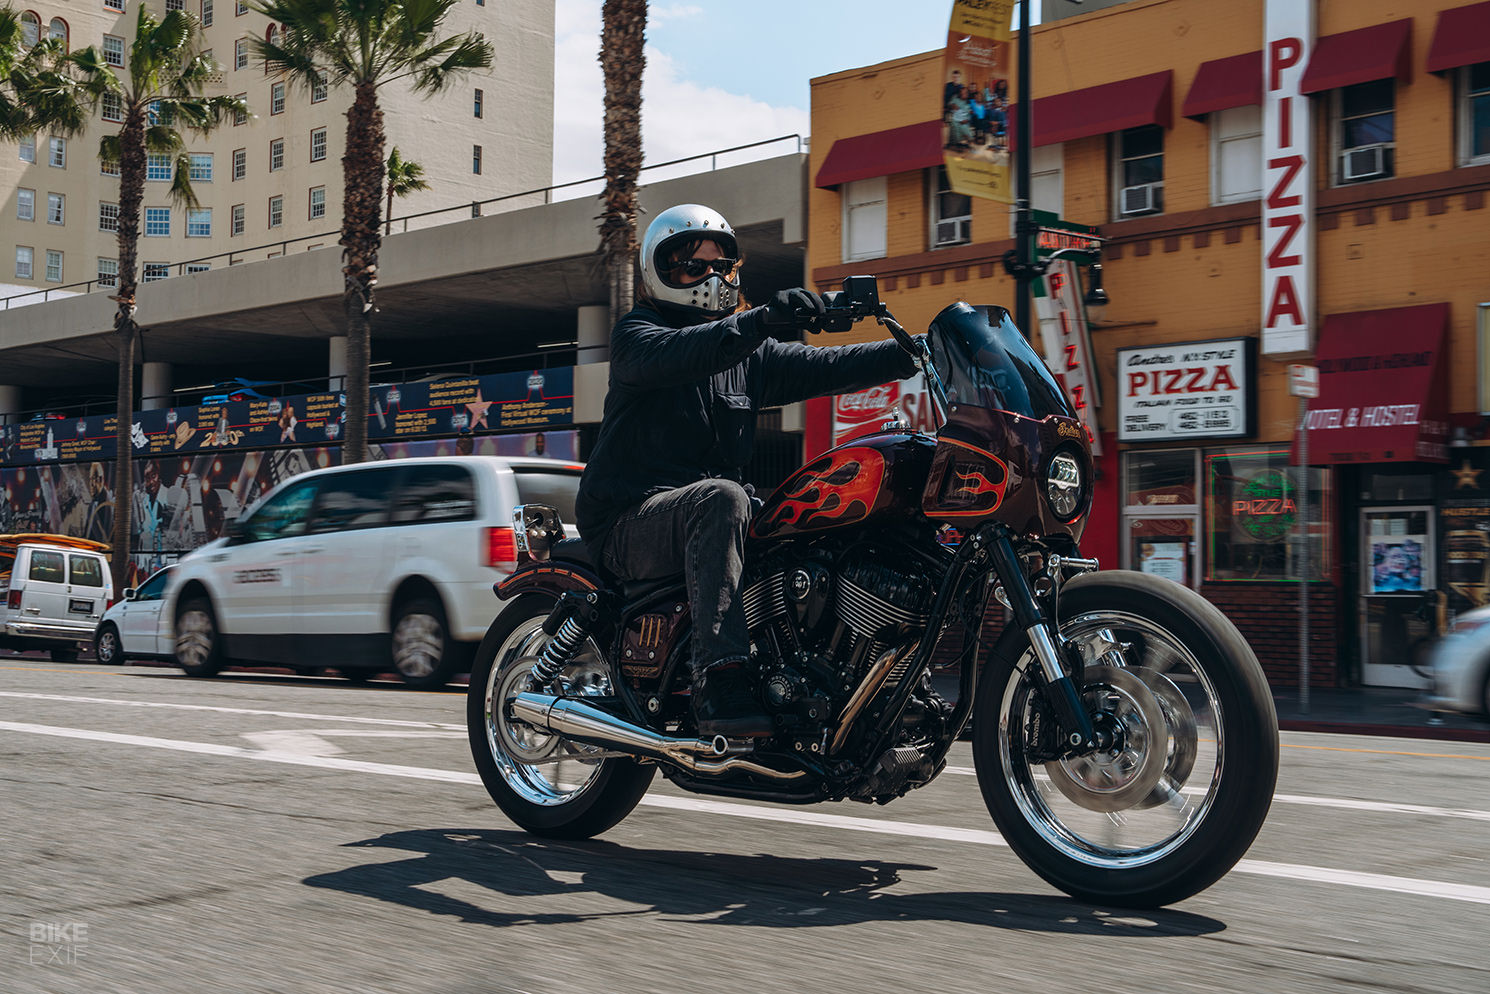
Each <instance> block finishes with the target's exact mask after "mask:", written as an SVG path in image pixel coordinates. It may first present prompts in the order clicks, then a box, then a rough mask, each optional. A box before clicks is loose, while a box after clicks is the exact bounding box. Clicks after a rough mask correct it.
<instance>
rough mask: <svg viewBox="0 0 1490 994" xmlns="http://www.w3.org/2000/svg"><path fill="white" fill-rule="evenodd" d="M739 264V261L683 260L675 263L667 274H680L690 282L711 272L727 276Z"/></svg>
mask: <svg viewBox="0 0 1490 994" xmlns="http://www.w3.org/2000/svg"><path fill="white" fill-rule="evenodd" d="M739 264H740V260H739V259H684V260H683V261H682V262H678V263H675V264H674V265H673V266H672V268H671V269H670V270H669V272H672V273H674V274H682V275H683V276H685V277H687V278H688V279H690V280H697V279H701V278H703V276H704V275H705V274H707V273H709V272H710V271H711V270H712V271H713V272H716V273H718V274H719V275H720V276H728V275H729V274H730V273H731V272H733V271H734V268H735V267H736V266H738V265H739Z"/></svg>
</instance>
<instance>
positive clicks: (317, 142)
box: [310, 128, 326, 162]
mask: <svg viewBox="0 0 1490 994" xmlns="http://www.w3.org/2000/svg"><path fill="white" fill-rule="evenodd" d="M324 158H326V129H325V128H317V129H316V130H314V131H312V132H311V133H310V161H311V162H320V161H321V160H322V159H324Z"/></svg>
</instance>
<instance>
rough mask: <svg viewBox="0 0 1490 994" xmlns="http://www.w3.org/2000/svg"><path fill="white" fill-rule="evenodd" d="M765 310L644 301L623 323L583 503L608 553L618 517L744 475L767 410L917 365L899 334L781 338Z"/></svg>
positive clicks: (591, 537) (593, 539) (596, 545)
mask: <svg viewBox="0 0 1490 994" xmlns="http://www.w3.org/2000/svg"><path fill="white" fill-rule="evenodd" d="M763 311H764V308H761V307H757V308H754V309H752V310H748V311H740V312H738V313H735V314H730V315H728V316H726V317H723V318H720V319H719V320H717V321H709V322H707V323H705V324H692V323H690V322H692V321H694V320H695V316H694V315H690V314H687V313H686V312H681V311H679V312H672V311H671V309H669V312H667V313H664V312H663V311H661V310H659V309H657V308H654V307H652V306H647V305H643V306H638V307H637V308H636V309H634V310H633V311H631V313H629V314H627V315H626V316H625V317H623V318H622V319H621V320H620V321H619V322H618V323H617V324H616V327H615V328H614V329H613V330H612V331H611V341H610V387H609V392H608V393H607V394H606V398H605V413H604V420H603V421H602V422H601V425H600V436H599V438H598V439H596V441H595V447H594V449H593V451H592V452H591V453H590V457H589V460H588V462H587V465H586V466H585V472H584V476H583V477H582V478H581V479H580V484H579V496H578V499H577V500H576V501H575V514H576V517H577V518H578V521H577V524H578V525H579V530H580V535H581V537H583V538H584V540H585V544H586V546H588V548H589V549H590V552H591V555H593V556H594V557H595V558H596V561H597V562H598V561H599V559H600V549H601V546H603V545H604V543H605V539H606V537H607V535H609V533H610V529H611V527H612V525H614V524H615V521H616V519H617V518H618V517H620V515H621V514H622V513H623V512H625V511H626V510H627V509H629V508H631V507H634V506H636V505H637V504H639V503H641V502H642V500H644V499H645V498H647V497H649V496H651V495H652V494H656V493H660V492H662V491H664V490H671V489H673V488H674V487H681V486H686V485H687V484H690V483H694V482H696V481H698V480H701V479H706V478H710V477H713V478H723V479H731V480H740V479H741V474H742V472H743V470H744V467H745V464H746V463H747V462H749V461H750V453H751V449H752V447H753V445H754V442H755V414H756V412H757V411H758V410H761V409H762V408H770V407H778V406H780V405H782V404H790V403H794V402H796V401H800V400H806V399H807V398H809V397H821V396H824V395H826V394H833V393H846V392H850V391H853V390H861V389H864V388H865V387H869V386H873V385H875V384H877V383H884V382H887V381H889V380H897V379H902V378H904V377H907V376H910V375H911V374H913V373H914V372H915V371H916V367H915V364H914V363H913V362H912V360H911V358H910V356H908V355H906V353H905V352H904V351H903V350H902V349H901V348H900V346H898V345H896V344H895V343H894V342H893V341H886V342H874V343H871V344H868V345H840V346H833V347H827V348H815V347H813V346H809V345H803V344H800V343H796V342H778V341H776V340H775V339H773V338H771V337H769V335H768V333H767V331H766V329H765V327H764V322H763V321H762V320H761V314H762V312H763Z"/></svg>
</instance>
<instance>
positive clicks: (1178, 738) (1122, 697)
mask: <svg viewBox="0 0 1490 994" xmlns="http://www.w3.org/2000/svg"><path fill="white" fill-rule="evenodd" d="M1059 611H1060V629H1061V633H1062V635H1063V636H1065V637H1066V638H1069V639H1072V640H1073V641H1074V642H1075V643H1076V645H1077V646H1078V647H1080V649H1081V651H1082V656H1083V658H1084V660H1085V662H1086V669H1085V673H1084V683H1085V689H1084V693H1083V700H1084V701H1085V702H1086V703H1087V705H1088V708H1089V710H1090V711H1092V712H1094V713H1095V712H1098V711H1100V712H1102V713H1104V714H1105V716H1106V717H1104V719H1103V720H1104V721H1106V722H1109V723H1110V724H1109V727H1117V728H1119V729H1120V732H1119V747H1118V748H1116V749H1114V750H1113V751H1111V752H1106V753H1095V754H1092V755H1090V756H1084V757H1077V758H1074V759H1064V760H1057V761H1049V762H1047V761H1044V760H1043V759H1041V758H1039V757H1038V756H1035V757H1033V758H1027V755H1026V753H1027V750H1028V748H1029V737H1030V735H1031V732H1030V728H1031V726H1032V725H1033V721H1032V717H1033V716H1034V715H1035V714H1037V713H1038V711H1039V709H1040V699H1039V695H1038V693H1037V692H1036V691H1035V690H1034V688H1033V681H1032V679H1031V678H1030V676H1029V675H1028V674H1030V673H1032V672H1034V671H1036V670H1037V669H1038V664H1037V663H1036V662H1035V661H1034V658H1033V653H1032V652H1031V650H1030V647H1029V641H1028V637H1027V636H1026V634H1025V633H1024V632H1022V631H1018V630H1016V629H1008V630H1006V632H1005V634H1004V636H1003V637H1002V638H1000V639H999V641H998V643H997V644H996V645H995V646H994V650H993V653H992V655H991V656H990V658H989V660H988V662H987V664H986V665H985V666H984V669H983V674H982V678H981V679H980V686H979V688H978V700H977V704H976V707H975V714H976V716H977V721H976V723H975V725H974V727H973V758H974V763H975V765H976V767H977V771H978V784H979V786H980V788H981V789H982V791H983V800H984V802H985V803H986V804H987V806H988V810H989V813H990V814H992V815H993V820H994V822H995V823H996V824H997V825H998V829H999V832H1000V833H1002V835H1003V836H1004V839H1005V840H1006V841H1007V842H1008V843H1009V846H1010V848H1012V849H1013V850H1014V852H1015V853H1016V854H1017V855H1018V856H1019V858H1020V859H1022V860H1024V862H1025V863H1026V865H1028V866H1029V867H1030V869H1032V870H1034V871H1035V872H1036V873H1038V874H1039V875H1040V876H1041V877H1043V878H1044V879H1045V880H1046V881H1048V882H1049V883H1050V884H1052V885H1053V886H1055V887H1057V888H1059V889H1060V890H1063V891H1065V892H1066V893H1068V894H1070V895H1072V896H1073V897H1077V898H1080V899H1082V900H1086V901H1091V902H1093V903H1096V904H1108V905H1119V906H1127V907H1137V908H1154V907H1160V906H1162V905H1166V904H1171V903H1173V902H1175V901H1179V900H1182V899H1184V898H1186V897H1189V896H1191V895H1193V894H1196V893H1198V892H1200V891H1202V890H1204V889H1205V888H1206V887H1209V886H1210V885H1211V884H1213V883H1215V882H1216V881H1217V880H1218V879H1220V878H1221V876H1222V875H1224V874H1225V873H1226V872H1227V871H1228V870H1230V869H1231V868H1232V866H1234V865H1235V864H1236V862H1237V861H1238V860H1239V859H1241V858H1242V855H1243V854H1244V853H1245V852H1246V851H1247V848H1248V847H1249V846H1250V845H1251V844H1252V840H1253V839H1254V838H1256V836H1257V833H1258V831H1259V830H1260V829H1261V828H1262V823H1263V821H1264V819H1265V818H1266V817H1267V812H1268V806H1269V805H1270V804H1271V802H1272V796H1273V788H1274V785H1275V783H1276V780H1277V774H1278V719H1277V714H1276V712H1275V710H1274V707H1273V698H1272V694H1271V692H1270V691H1269V689H1268V685H1267V680H1266V678H1265V677H1264V675H1263V672H1262V668H1261V666H1260V665H1259V664H1258V662H1257V657H1256V656H1255V655H1254V654H1253V653H1252V650H1251V648H1250V647H1249V646H1248V644H1247V642H1246V640H1245V639H1244V638H1243V637H1242V635H1241V633H1240V632H1238V631H1237V630H1236V627H1235V626H1234V625H1232V623H1231V622H1230V621H1228V620H1227V618H1226V617H1225V616H1224V615H1223V614H1222V613H1221V612H1220V611H1219V610H1217V609H1216V607H1215V606H1214V605H1212V604H1211V603H1209V602H1208V601H1206V600H1205V599H1204V598H1202V597H1201V596H1200V595H1199V594H1197V593H1195V592H1194V591H1193V590H1190V589H1189V588H1187V587H1182V586H1180V585H1179V584H1176V583H1173V582H1171V581H1169V580H1164V579H1161V578H1159V577H1155V576H1150V575H1147V574H1142V573H1133V572H1128V571H1122V570H1114V571H1109V572H1102V573H1095V574H1087V575H1085V576H1082V577H1078V578H1076V579H1073V580H1072V581H1071V582H1069V583H1067V584H1066V585H1065V586H1064V587H1063V588H1062V590H1061V594H1060V601H1059ZM1041 718H1042V719H1048V718H1049V715H1048V713H1047V714H1044V715H1041Z"/></svg>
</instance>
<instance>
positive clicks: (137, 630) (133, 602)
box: [93, 565, 175, 666]
mask: <svg viewBox="0 0 1490 994" xmlns="http://www.w3.org/2000/svg"><path fill="white" fill-rule="evenodd" d="M174 572H175V566H174V565H172V566H166V567H164V568H162V569H159V570H156V571H155V572H154V573H153V574H151V576H150V578H149V579H147V580H146V581H145V582H144V583H142V584H140V585H139V586H138V587H131V588H129V589H127V590H125V591H124V595H123V596H122V597H120V598H119V600H117V601H115V602H114V605H113V607H110V608H109V609H108V610H107V611H105V612H104V613H103V620H102V621H100V622H99V623H98V628H97V629H96V630H95V631H94V633H93V653H94V655H95V656H97V657H98V661H99V662H100V663H102V664H103V665H105V666H118V665H120V664H121V663H123V662H124V661H125V660H126V659H174V658H175V647H174V645H173V644H172V642H171V626H170V624H169V621H170V619H169V618H168V617H167V616H166V614H165V612H164V611H163V610H162V608H164V607H165V605H166V600H165V594H166V587H167V585H168V584H169V583H170V582H171V578H172V576H173V574H174Z"/></svg>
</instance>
